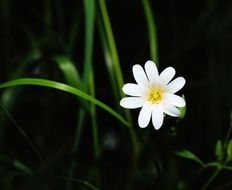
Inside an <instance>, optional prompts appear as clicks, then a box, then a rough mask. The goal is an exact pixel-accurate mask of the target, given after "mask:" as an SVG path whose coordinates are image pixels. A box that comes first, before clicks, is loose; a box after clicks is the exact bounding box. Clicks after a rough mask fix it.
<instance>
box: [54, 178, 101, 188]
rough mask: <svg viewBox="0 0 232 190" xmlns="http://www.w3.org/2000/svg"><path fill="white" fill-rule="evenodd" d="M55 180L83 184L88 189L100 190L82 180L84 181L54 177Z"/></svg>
mask: <svg viewBox="0 0 232 190" xmlns="http://www.w3.org/2000/svg"><path fill="white" fill-rule="evenodd" d="M54 178H56V179H61V180H67V181H72V182H76V183H81V184H83V185H85V186H86V187H88V188H89V189H92V190H98V188H97V187H95V186H93V185H92V184H91V183H89V182H88V181H85V180H82V179H75V178H68V177H62V176H54Z"/></svg>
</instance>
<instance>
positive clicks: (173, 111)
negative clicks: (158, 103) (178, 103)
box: [163, 103, 180, 117]
mask: <svg viewBox="0 0 232 190" xmlns="http://www.w3.org/2000/svg"><path fill="white" fill-rule="evenodd" d="M163 109H164V113H166V114H167V115H170V116H172V117H179V116H180V111H179V110H178V109H177V108H176V107H175V106H173V105H171V104H168V103H164V104H163Z"/></svg>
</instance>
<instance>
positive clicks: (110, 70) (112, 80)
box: [98, 19, 121, 107]
mask: <svg viewBox="0 0 232 190" xmlns="http://www.w3.org/2000/svg"><path fill="white" fill-rule="evenodd" d="M98 30H99V35H100V38H101V44H102V48H103V55H104V59H105V63H106V67H107V70H108V75H109V78H110V84H111V86H112V90H113V95H114V100H115V102H116V106H117V107H119V104H118V101H119V100H120V98H121V95H120V91H119V89H118V84H117V79H116V77H115V70H114V65H113V60H112V56H111V53H110V49H109V46H108V44H107V39H106V34H105V31H104V30H103V23H102V21H101V20H100V19H98Z"/></svg>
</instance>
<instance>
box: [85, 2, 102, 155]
mask: <svg viewBox="0 0 232 190" xmlns="http://www.w3.org/2000/svg"><path fill="white" fill-rule="evenodd" d="M84 9H85V53H84V76H83V82H87V83H88V85H86V86H88V90H89V92H90V95H91V96H92V97H95V84H94V70H93V65H92V59H93V43H94V23H95V0H84ZM90 114H91V122H92V134H93V142H94V153H95V157H96V158H98V157H99V154H100V149H99V140H98V130H97V117H96V107H95V104H91V105H90Z"/></svg>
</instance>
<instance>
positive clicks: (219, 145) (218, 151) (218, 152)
mask: <svg viewBox="0 0 232 190" xmlns="http://www.w3.org/2000/svg"><path fill="white" fill-rule="evenodd" d="M215 155H216V157H217V160H221V159H222V157H223V150H222V142H221V140H218V141H217V143H216V146H215Z"/></svg>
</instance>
